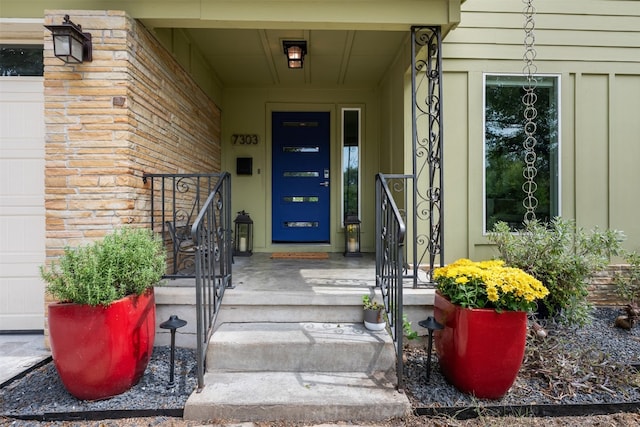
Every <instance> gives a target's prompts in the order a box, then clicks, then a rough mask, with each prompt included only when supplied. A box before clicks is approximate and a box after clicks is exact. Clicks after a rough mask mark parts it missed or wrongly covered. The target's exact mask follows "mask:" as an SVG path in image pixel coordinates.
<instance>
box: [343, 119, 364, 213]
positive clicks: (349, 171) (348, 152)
mask: <svg viewBox="0 0 640 427" xmlns="http://www.w3.org/2000/svg"><path fill="white" fill-rule="evenodd" d="M359 184H360V109H359V108H344V109H342V199H343V202H342V203H343V204H342V208H343V214H344V215H343V218H345V217H347V216H356V217H359V216H360V199H359Z"/></svg>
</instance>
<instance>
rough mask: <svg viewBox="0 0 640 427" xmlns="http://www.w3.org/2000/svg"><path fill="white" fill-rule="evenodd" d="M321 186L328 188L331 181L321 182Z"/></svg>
mask: <svg viewBox="0 0 640 427" xmlns="http://www.w3.org/2000/svg"><path fill="white" fill-rule="evenodd" d="M320 185H322V186H323V187H328V186H329V181H325V182H321V183H320Z"/></svg>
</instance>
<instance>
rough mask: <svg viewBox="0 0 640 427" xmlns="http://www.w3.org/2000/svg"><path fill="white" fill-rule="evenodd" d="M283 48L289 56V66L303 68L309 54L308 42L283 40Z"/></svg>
mask: <svg viewBox="0 0 640 427" xmlns="http://www.w3.org/2000/svg"><path fill="white" fill-rule="evenodd" d="M282 47H283V48H284V54H285V55H286V56H287V66H288V67H289V68H302V64H303V63H304V56H305V55H306V54H307V42H306V41H305V40H283V41H282Z"/></svg>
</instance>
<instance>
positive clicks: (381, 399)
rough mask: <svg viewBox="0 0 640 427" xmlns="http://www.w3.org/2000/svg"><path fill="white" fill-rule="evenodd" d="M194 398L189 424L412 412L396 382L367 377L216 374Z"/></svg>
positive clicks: (351, 374) (353, 374)
mask: <svg viewBox="0 0 640 427" xmlns="http://www.w3.org/2000/svg"><path fill="white" fill-rule="evenodd" d="M205 383H206V386H205V388H204V389H203V390H202V392H200V393H193V394H192V395H191V396H190V397H189V399H188V400H187V403H186V405H185V408H184V418H185V419H187V420H214V421H215V420H229V421H240V422H241V421H276V420H277V421H289V422H313V423H321V422H332V421H338V420H354V421H355V420H358V421H382V420H385V419H389V418H394V417H401V416H404V415H406V414H407V412H408V411H409V410H410V404H409V400H408V399H407V397H406V395H405V394H403V393H399V392H398V391H397V390H396V389H395V388H394V384H395V378H388V377H386V376H385V375H384V374H382V373H376V374H366V373H363V372H249V373H246V372H245V373H238V372H216V373H207V374H206V376H205Z"/></svg>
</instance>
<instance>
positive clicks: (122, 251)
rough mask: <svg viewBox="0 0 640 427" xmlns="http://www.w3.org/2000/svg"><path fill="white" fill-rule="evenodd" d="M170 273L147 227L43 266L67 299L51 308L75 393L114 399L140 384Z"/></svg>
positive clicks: (59, 362) (54, 349)
mask: <svg viewBox="0 0 640 427" xmlns="http://www.w3.org/2000/svg"><path fill="white" fill-rule="evenodd" d="M165 270H166V260H165V251H164V245H163V242H162V240H161V239H160V238H159V237H158V236H156V235H154V234H153V233H152V232H151V231H149V230H146V229H142V228H122V229H119V230H116V231H115V232H114V233H112V234H109V235H107V236H106V237H105V238H104V239H103V240H100V241H96V242H94V243H92V244H89V245H86V246H80V247H77V248H65V250H64V253H63V255H62V256H61V257H60V258H59V259H58V260H57V262H55V261H54V262H53V263H52V264H51V266H50V267H49V268H44V267H42V268H41V270H40V271H41V276H42V278H43V279H44V280H45V281H46V282H47V290H48V292H49V293H50V294H51V295H52V296H53V297H54V298H55V299H56V300H57V301H59V302H56V303H53V304H50V305H49V309H48V312H49V317H48V320H49V322H48V323H49V338H50V343H51V353H52V356H53V361H54V364H55V366H56V370H57V371H58V374H59V376H60V379H61V381H62V383H63V384H64V386H65V388H66V389H67V391H69V393H71V394H72V395H73V396H75V397H77V398H78V399H82V400H98V399H106V398H109V397H112V396H115V395H118V394H121V393H123V392H125V391H127V390H128V389H129V388H131V387H132V386H134V385H135V384H136V383H137V382H138V381H139V380H140V378H141V377H142V375H143V373H144V371H145V369H146V367H147V364H148V363H149V359H150V358H151V353H152V352H153V343H154V339H155V298H154V292H153V287H154V285H156V284H158V282H159V281H160V279H161V278H162V275H163V274H164V273H165Z"/></svg>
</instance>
